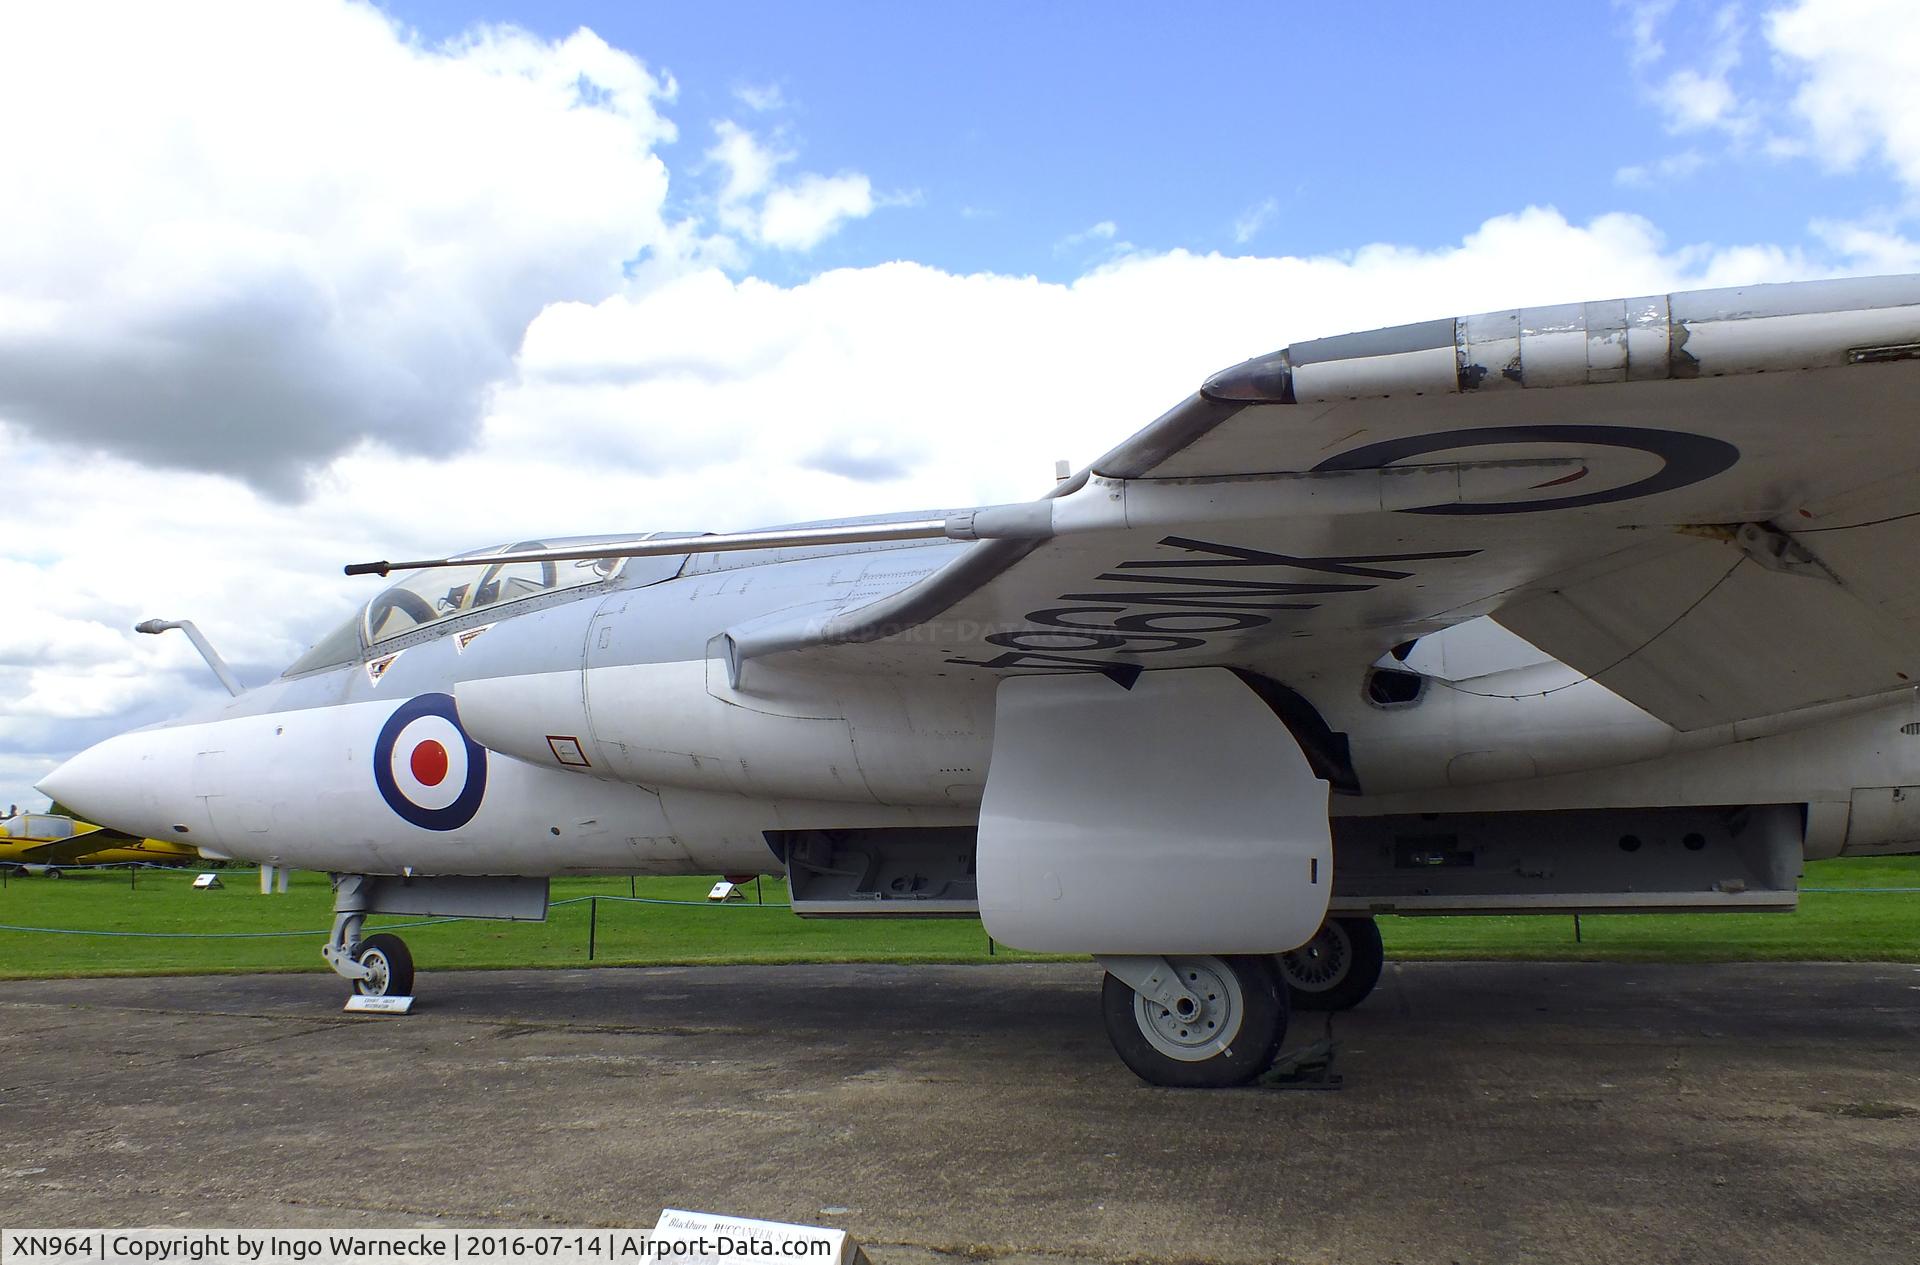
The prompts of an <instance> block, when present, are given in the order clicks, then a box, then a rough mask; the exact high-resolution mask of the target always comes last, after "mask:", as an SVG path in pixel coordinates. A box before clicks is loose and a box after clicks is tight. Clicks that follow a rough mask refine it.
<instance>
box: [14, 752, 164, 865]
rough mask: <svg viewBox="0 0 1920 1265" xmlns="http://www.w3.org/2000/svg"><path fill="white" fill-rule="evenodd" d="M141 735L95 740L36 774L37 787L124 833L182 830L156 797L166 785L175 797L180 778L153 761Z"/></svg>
mask: <svg viewBox="0 0 1920 1265" xmlns="http://www.w3.org/2000/svg"><path fill="white" fill-rule="evenodd" d="M145 738H146V736H145V735H142V734H137V733H134V734H121V735H120V736H119V737H117V738H109V739H107V740H106V741H105V742H101V743H96V744H95V745H93V746H91V747H88V748H87V749H86V750H85V751H82V752H81V753H80V754H79V755H76V756H74V757H73V758H72V759H71V760H68V761H67V762H66V763H65V764H63V765H61V766H60V767H59V768H57V769H55V770H54V771H53V772H51V773H49V774H47V775H46V776H45V777H43V778H41V779H40V781H39V782H38V783H37V784H36V786H37V789H38V790H39V791H40V793H41V794H43V795H45V796H47V797H48V798H49V799H51V800H53V801H54V802H55V803H56V804H60V805H63V806H64V807H66V808H67V809H69V810H70V811H72V812H73V813H75V814H77V815H78V816H80V817H83V818H85V819H86V820H88V821H92V822H98V823H99V824H100V825H103V826H111V827H113V828H114V829H115V830H124V831H126V832H127V833H128V834H133V835H142V836H152V837H155V838H160V839H166V838H173V837H175V836H176V835H178V834H179V833H181V832H177V831H175V830H174V828H173V827H174V824H175V822H176V821H179V820H180V819H179V818H178V817H172V818H168V816H167V813H166V807H167V806H166V805H162V804H161V803H160V802H159V800H160V798H161V792H162V791H163V790H165V789H167V788H168V787H169V786H171V788H172V791H173V794H174V795H175V796H177V794H178V792H179V791H180V790H181V789H183V787H184V782H183V780H181V779H177V778H171V779H170V778H169V777H168V771H167V770H165V769H162V768H160V767H159V766H158V762H156V760H155V755H156V752H155V751H154V750H153V749H152V748H153V744H152V743H151V742H149V741H146V740H145ZM175 807H177V806H175ZM183 842H184V840H183Z"/></svg>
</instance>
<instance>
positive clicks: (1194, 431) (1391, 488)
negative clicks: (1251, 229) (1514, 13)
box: [729, 277, 1920, 728]
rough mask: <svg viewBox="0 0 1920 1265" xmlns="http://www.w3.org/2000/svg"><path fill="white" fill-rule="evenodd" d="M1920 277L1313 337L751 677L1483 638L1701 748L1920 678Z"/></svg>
mask: <svg viewBox="0 0 1920 1265" xmlns="http://www.w3.org/2000/svg"><path fill="white" fill-rule="evenodd" d="M1917 357H1920V277H1889V278H1871V279H1864V280H1857V281H1837V282H1809V283H1799V284H1794V285H1781V286H1759V287H1750V288H1745V289H1736V290H1714V291H1703V292H1697V293H1691V294H1675V295H1671V296H1657V297H1652V298H1643V299H1631V300H1616V301H1612V302H1607V303H1588V304H1575V305H1567V306H1563V307H1553V308H1542V309H1525V310H1519V311H1510V312H1502V313H1492V314H1487V315H1482V316H1473V317H1465V318H1460V319H1457V320H1450V321H1432V322H1425V323H1423V324H1419V325H1410V326H1400V327H1396V328H1392V329H1386V330H1379V331H1375V332H1372V333H1368V334H1355V335H1345V336H1342V337H1339V338H1330V339H1322V340H1318V341H1316V342H1310V343H1304V344H1297V345H1295V346H1293V347H1291V348H1288V349H1286V350H1284V351H1281V352H1277V353H1274V354H1273V355H1271V356H1267V357H1262V358H1259V359H1257V360H1253V361H1248V362H1246V363H1244V364H1242V365H1238V366H1235V367H1234V368H1232V369H1229V370H1226V371H1224V372H1223V373H1221V374H1218V375H1216V376H1215V377H1214V378H1212V379H1210V380H1209V381H1208V382H1207V383H1206V384H1205V386H1203V387H1202V389H1201V390H1200V392H1198V393H1197V394H1196V395H1194V396H1193V397H1191V398H1189V399H1188V400H1186V401H1184V402H1183V403H1181V404H1180V405H1179V406H1177V407H1176V408H1174V409H1173V410H1171V411H1170V412H1168V413H1167V414H1165V415H1164V416H1162V417H1161V418H1160V419H1158V420H1157V421H1155V422H1154V423H1152V424H1151V425H1149V426H1148V427H1146V428H1145V429H1143V430H1142V431H1140V432H1139V433H1137V434H1136V435H1134V436H1133V437H1132V438H1130V439H1128V440H1127V441H1126V442H1124V443H1123V444H1121V445H1120V446H1118V447H1117V448H1115V449H1113V450H1112V451H1111V452H1109V453H1108V454H1106V455H1105V456H1104V457H1102V458H1101V459H1100V460H1098V461H1096V462H1094V463H1093V465H1092V466H1091V467H1090V468H1089V469H1088V470H1086V471H1083V472H1081V473H1080V474H1079V475H1077V476H1075V478H1073V479H1072V480H1069V481H1068V482H1067V483H1064V484H1062V485H1061V486H1060V487H1059V488H1057V489H1055V491H1054V493H1053V494H1052V495H1051V496H1049V497H1048V498H1047V499H1045V500H1043V501H1040V502H1035V503H1033V504H1031V505H1025V506H1012V507H1003V508H1001V509H998V510H985V511H980V512H979V513H978V515H977V516H976V517H977V520H978V523H977V525H978V532H977V534H978V535H979V536H980V537H981V539H980V540H979V542H978V543H976V544H972V545H969V546H965V547H964V548H962V549H960V550H958V556H957V557H955V558H954V559H953V560H952V561H951V562H949V563H947V564H946V565H945V566H943V567H942V568H941V569H940V570H938V571H935V572H934V573H933V574H931V575H929V576H927V577H925V578H924V579H922V580H920V581H918V582H917V583H914V584H912V585H909V586H908V587H906V588H904V589H901V590H898V591H896V592H893V593H891V594H889V595H887V596H884V597H881V598H879V599H877V600H874V601H871V602H867V603H865V604H863V605H859V606H858V607H857V608H848V609H842V610H837V611H830V612H825V613H818V612H816V613H814V614H812V615H810V616H808V617H807V618H805V619H802V620H798V621H794V622H789V623H777V622H776V623H773V624H763V625H759V626H755V627H753V628H742V629H737V630H735V631H734V633H733V634H731V635H730V638H729V648H730V654H731V656H732V661H733V664H734V667H735V669H736V672H737V673H742V674H745V673H747V672H748V671H749V669H748V667H747V665H749V664H751V663H752V662H754V661H756V660H765V661H768V662H769V663H777V664H780V665H781V666H786V667H791V668H794V669H801V670H808V671H835V670H846V671H855V670H857V671H867V672H871V671H876V670H879V671H892V672H900V673H912V674H920V673H935V672H938V673H946V674H957V673H980V674H990V675H997V674H1004V673H1021V672H1036V671H1105V672H1109V673H1113V674H1120V675H1122V676H1124V675H1125V674H1128V673H1137V672H1139V671H1141V670H1143V669H1147V668H1155V667H1191V666H1201V665H1222V666H1229V667H1240V668H1245V669H1250V670H1254V671H1261V672H1266V673H1271V674H1274V675H1277V676H1280V677H1282V678H1286V677H1288V676H1290V675H1295V674H1298V673H1301V672H1305V671H1311V670H1316V669H1317V668H1319V667H1321V666H1338V665H1354V664H1364V663H1365V662H1370V661H1371V660H1372V659H1374V658H1376V657H1378V655H1380V654H1381V653H1382V652H1384V651H1385V650H1386V649H1388V648H1389V647H1391V646H1394V645H1396V644H1399V643H1402V642H1405V641H1407V640H1409V639H1412V638H1415V637H1419V636H1422V635H1425V634H1427V633H1430V632H1434V631H1437V630H1438V629H1440V628H1443V627H1446V626H1448V625H1450V624H1453V623H1458V622H1460V621H1462V620H1465V619H1469V618H1473V617H1476V616H1480V615H1485V614H1497V615H1498V617H1499V619H1500V621H1501V622H1502V623H1504V624H1506V625H1507V626H1508V627H1510V628H1512V629H1513V630H1514V631H1516V632H1518V633H1520V634H1521V635H1522V636H1524V637H1526V638H1527V639H1528V640H1530V641H1532V642H1534V643H1535V644H1536V645H1538V646H1540V648H1541V649H1543V650H1545V651H1547V652H1548V653H1550V654H1552V655H1554V656H1555V657H1556V658H1559V659H1562V660H1564V661H1566V662H1568V663H1570V664H1572V665H1573V666H1574V667H1576V668H1579V669H1581V670H1582V671H1586V672H1589V673H1591V674H1593V675H1595V676H1597V677H1598V678H1599V679H1600V680H1601V681H1602V683H1603V684H1606V685H1608V686H1609V687H1610V688H1612V689H1614V690H1615V691H1616V692H1618V693H1621V694H1623V695H1624V696H1626V697H1628V698H1629V699H1631V700H1632V701H1633V702H1635V703H1636V704H1638V705H1640V706H1641V707H1643V708H1645V709H1646V710H1648V711H1650V712H1652V713H1654V714H1655V715H1657V716H1660V717H1661V718H1662V719H1665V720H1667V721H1669V723H1672V724H1675V725H1676V726H1678V727H1681V728H1696V727H1701V726H1704V725H1711V724H1717V723H1722V722H1724V721H1727V720H1734V719H1744V718H1746V717H1749V716H1754V715H1762V714H1768V713H1772V712H1778V711H1785V710H1791V709H1792V708H1795V707H1799V706H1806V705H1810V704H1813V703H1819V702H1827V701H1833V700H1836V699H1841V698H1851V697H1860V696H1864V695H1867V694H1872V693H1878V692H1882V691H1885V690H1890V689H1895V688H1899V687H1901V686H1902V685H1903V684H1905V683H1907V682H1908V681H1910V680H1920V638H1916V636H1915V634H1916V633H1920V583H1916V582H1914V581H1911V580H1910V579H1909V578H1908V576H1909V574H1910V568H1908V567H1906V566H1905V565H1903V564H1902V563H1901V562H1900V561H1899V558H1900V557H1901V556H1903V555H1904V550H1905V548H1906V547H1907V546H1909V545H1912V544H1915V543H1920V519H1909V518H1906V517H1904V516H1906V515H1920V485H1916V484H1915V482H1914V479H1913V477H1912V476H1913V474H1914V472H1915V471H1916V470H1920V424H1917V423H1920V416H1916V412H1917V411H1920V410H1916V407H1915V400H1916V399H1920V393H1917V392H1916V387H1920V358H1917Z"/></svg>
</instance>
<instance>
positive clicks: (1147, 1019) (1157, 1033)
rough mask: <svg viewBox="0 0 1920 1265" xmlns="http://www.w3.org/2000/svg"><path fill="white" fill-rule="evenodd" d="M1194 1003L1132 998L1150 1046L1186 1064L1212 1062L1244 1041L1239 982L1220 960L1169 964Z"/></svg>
mask: <svg viewBox="0 0 1920 1265" xmlns="http://www.w3.org/2000/svg"><path fill="white" fill-rule="evenodd" d="M1169 961H1171V962H1172V964H1173V966H1174V968H1175V969H1176V970H1178V971H1179V972H1180V982H1181V984H1183V985H1184V986H1185V987H1186V989H1187V991H1188V992H1189V993H1191V994H1192V996H1191V997H1181V998H1179V999H1177V1000H1176V1001H1175V1002H1174V1004H1173V1005H1172V1006H1163V1005H1161V1004H1160V1003H1159V1002H1157V1001H1154V1000H1152V999H1150V998H1146V997H1141V996H1139V995H1138V994H1136V995H1135V997H1134V1003H1133V1014H1134V1021H1135V1022H1136V1023H1138V1024H1139V1025H1140V1031H1141V1033H1142V1034H1143V1035H1144V1036H1145V1037H1146V1038H1147V1041H1148V1043H1149V1044H1151V1045H1152V1046H1153V1048H1154V1049H1156V1050H1158V1051H1160V1053H1162V1054H1164V1055H1166V1056H1167V1057H1168V1058H1172V1059H1178V1060H1180V1061H1181V1062H1183V1063H1197V1062H1200V1061H1201V1060H1203V1059H1210V1058H1212V1057H1214V1056H1215V1055H1217V1054H1219V1053H1220V1052H1221V1051H1222V1050H1224V1049H1226V1048H1227V1046H1228V1045H1230V1044H1232V1042H1233V1039H1234V1038H1235V1037H1237V1036H1239V1035H1240V1025H1241V1022H1242V1021H1243V1020H1244V1018H1245V1015H1246V1003H1245V1000H1244V999H1243V997H1242V995H1241V992H1240V981H1239V979H1238V978H1236V977H1235V975H1234V973H1233V972H1232V971H1231V970H1230V969H1228V967H1227V965H1226V963H1224V962H1222V961H1220V960H1219V959H1218V958H1171V959H1169Z"/></svg>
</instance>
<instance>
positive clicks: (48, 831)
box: [0, 813, 200, 875]
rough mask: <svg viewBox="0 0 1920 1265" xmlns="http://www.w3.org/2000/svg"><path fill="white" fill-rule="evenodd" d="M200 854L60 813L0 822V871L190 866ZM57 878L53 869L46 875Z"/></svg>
mask: <svg viewBox="0 0 1920 1265" xmlns="http://www.w3.org/2000/svg"><path fill="white" fill-rule="evenodd" d="M199 860H200V853H199V852H198V851H197V850H196V849H194V848H190V847H188V846H187V845H185V844H181V843H173V842H170V841H168V840H165V839H140V838H136V837H134V836H133V835H129V834H124V833H122V832H121V831H118V830H109V829H107V828H106V827H105V826H96V825H94V824H93V823H92V822H90V821H81V820H79V819H78V818H74V817H69V816H66V815H65V814H62V813H19V814H16V815H14V816H12V817H8V818H6V819H4V820H0V866H5V867H12V868H14V869H16V870H26V869H28V868H29V867H31V868H35V869H37V868H39V867H41V866H60V865H140V864H147V865H191V864H194V863H197V862H198V861H199ZM47 873H48V874H53V875H57V874H59V873H60V871H59V870H57V869H52V870H48V871H47Z"/></svg>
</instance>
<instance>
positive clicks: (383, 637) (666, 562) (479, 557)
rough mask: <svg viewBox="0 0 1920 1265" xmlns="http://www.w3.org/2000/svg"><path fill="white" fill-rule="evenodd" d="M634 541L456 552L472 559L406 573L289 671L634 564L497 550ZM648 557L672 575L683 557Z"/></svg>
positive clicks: (586, 539)
mask: <svg viewBox="0 0 1920 1265" xmlns="http://www.w3.org/2000/svg"><path fill="white" fill-rule="evenodd" d="M636 539H641V537H637V536H633V535H625V536H569V537H566V538H564V539H558V540H522V541H516V542H514V543H513V544H510V545H495V546H494V547H492V548H490V549H477V550H474V551H473V552H472V553H467V554H459V555H456V556H458V557H460V558H462V559H472V562H471V564H470V565H466V566H459V567H435V568H432V569H428V570H420V571H415V572H412V573H411V574H409V575H406V576H404V577H402V578H401V579H400V580H398V581H397V582H395V583H394V584H393V585H392V586H390V587H388V588H386V589H383V590H381V591H380V592H379V593H376V594H374V596H373V600H371V601H369V602H368V603H367V604H366V605H365V606H364V607H362V608H361V610H360V613H359V614H358V615H357V616H355V617H354V618H353V619H352V620H350V621H348V622H347V623H345V624H343V625H341V626H340V627H339V628H337V629H335V630H334V631H333V632H332V633H331V634H329V635H328V636H326V637H324V638H322V639H321V640H320V642H319V644H318V645H316V646H314V648H313V649H311V650H309V651H307V653H305V654H303V655H301V656H300V658H298V659H296V660H295V661H294V663H293V665H292V666H291V667H289V668H288V669H287V670H286V672H285V674H284V675H286V676H296V675H298V674H299V673H302V672H311V671H314V670H316V669H318V668H325V667H333V666H335V665H338V664H342V663H349V662H351V661H353V660H354V659H356V658H358V657H359V655H360V653H361V652H362V651H363V650H366V649H368V648H370V647H373V646H377V645H379V644H380V643H381V642H385V641H392V640H393V639H394V638H396V637H401V636H404V635H405V634H407V633H411V632H414V631H416V630H418V629H421V628H426V627H428V626H430V625H433V624H439V623H444V622H446V621H448V620H452V619H457V618H459V617H460V616H462V615H471V614H473V613H474V612H476V611H482V610H486V609H488V608H490V607H495V606H504V605H506V604H508V603H511V602H519V601H523V600H525V599H527V598H533V597H540V596H542V595H544V594H548V593H559V592H564V591H565V590H567V589H576V588H583V587H585V586H587V585H589V584H598V583H600V582H602V581H605V580H611V579H613V578H614V577H615V576H617V575H619V574H621V572H622V571H623V569H624V568H625V567H626V565H627V564H628V563H629V562H631V561H632V559H628V558H595V559H591V560H586V561H566V562H499V561H492V560H490V559H494V558H495V557H496V556H497V555H499V554H508V553H521V552H525V551H528V550H534V549H559V548H562V547H564V546H567V545H595V544H605V543H612V542H614V541H621V540H636ZM645 561H647V562H658V563H660V564H662V567H663V569H664V568H670V569H668V570H665V573H664V574H662V575H660V576H658V577H657V578H658V579H667V578H668V577H669V576H670V575H671V574H673V572H675V571H678V570H679V566H680V563H681V562H682V561H683V560H682V559H681V558H678V557H675V558H670V559H668V558H662V559H646V560H645Z"/></svg>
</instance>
